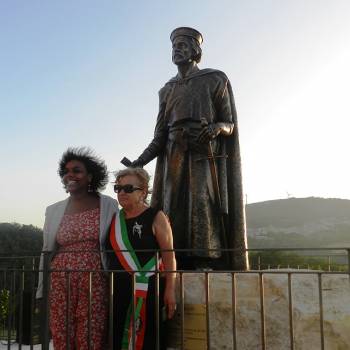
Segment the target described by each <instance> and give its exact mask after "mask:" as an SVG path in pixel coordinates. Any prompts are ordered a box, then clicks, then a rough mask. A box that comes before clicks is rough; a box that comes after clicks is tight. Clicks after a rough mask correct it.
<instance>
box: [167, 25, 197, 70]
mask: <svg viewBox="0 0 350 350" xmlns="http://www.w3.org/2000/svg"><path fill="white" fill-rule="evenodd" d="M170 40H171V42H172V46H173V51H172V60H173V62H174V63H175V64H176V65H182V64H187V63H190V62H192V61H195V62H197V63H199V62H200V60H201V57H202V49H201V47H200V45H201V44H202V42H203V37H202V34H201V33H199V32H198V31H197V30H195V29H193V28H189V27H179V28H176V29H174V30H173V31H172V33H171V34H170Z"/></svg>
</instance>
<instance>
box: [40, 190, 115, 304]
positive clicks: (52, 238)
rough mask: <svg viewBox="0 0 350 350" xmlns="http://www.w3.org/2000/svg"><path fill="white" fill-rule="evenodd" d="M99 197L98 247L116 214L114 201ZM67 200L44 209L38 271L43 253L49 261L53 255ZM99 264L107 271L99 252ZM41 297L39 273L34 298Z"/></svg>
mask: <svg viewBox="0 0 350 350" xmlns="http://www.w3.org/2000/svg"><path fill="white" fill-rule="evenodd" d="M99 197H100V236H99V241H100V247H104V246H105V240H106V238H108V229H109V226H110V224H111V220H112V217H113V215H114V214H115V213H117V212H118V203H117V201H116V200H115V199H113V198H112V197H109V196H105V195H103V194H99ZM68 201H69V198H67V199H65V200H63V201H60V202H57V203H54V204H52V205H50V206H48V207H47V208H46V213H45V223H44V229H43V231H44V232H43V249H42V254H41V256H40V263H39V270H43V268H44V253H45V254H49V255H50V257H49V261H50V260H51V259H52V257H53V255H54V254H53V253H54V251H55V248H56V235H57V231H58V228H59V227H60V224H61V221H62V218H63V215H64V212H65V210H66V207H67V204H68ZM101 262H102V266H103V268H104V269H107V256H106V253H104V252H101ZM42 296H43V272H42V271H41V272H39V281H38V289H37V291H36V297H37V298H42Z"/></svg>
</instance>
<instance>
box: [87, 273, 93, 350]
mask: <svg viewBox="0 0 350 350" xmlns="http://www.w3.org/2000/svg"><path fill="white" fill-rule="evenodd" d="M91 305H92V272H91V271H90V272H89V299H88V349H89V350H91V317H92V312H91Z"/></svg>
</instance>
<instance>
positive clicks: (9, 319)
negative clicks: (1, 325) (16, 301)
mask: <svg viewBox="0 0 350 350" xmlns="http://www.w3.org/2000/svg"><path fill="white" fill-rule="evenodd" d="M14 274H15V272H13V273H12V274H11V275H10V296H9V298H8V314H7V349H8V350H10V349H11V328H12V303H13V301H12V299H13V295H14V285H13V284H14V283H13V279H14Z"/></svg>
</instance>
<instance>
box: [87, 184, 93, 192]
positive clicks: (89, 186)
mask: <svg viewBox="0 0 350 350" xmlns="http://www.w3.org/2000/svg"><path fill="white" fill-rule="evenodd" d="M88 192H89V193H91V192H94V190H93V189H92V186H91V183H90V182H89V184H88Z"/></svg>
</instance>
